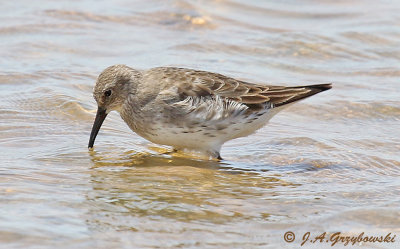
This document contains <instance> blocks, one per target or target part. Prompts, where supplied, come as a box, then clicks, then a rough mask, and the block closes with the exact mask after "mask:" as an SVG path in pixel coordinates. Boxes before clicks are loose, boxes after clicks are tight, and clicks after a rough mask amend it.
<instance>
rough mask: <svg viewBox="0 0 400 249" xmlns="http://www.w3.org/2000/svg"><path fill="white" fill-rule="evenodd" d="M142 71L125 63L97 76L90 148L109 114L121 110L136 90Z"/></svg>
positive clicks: (111, 67) (109, 68)
mask: <svg viewBox="0 0 400 249" xmlns="http://www.w3.org/2000/svg"><path fill="white" fill-rule="evenodd" d="M140 75H141V74H140V72H139V71H137V70H135V69H133V68H130V67H128V66H125V65H114V66H110V67H108V68H106V69H105V70H104V71H103V72H102V73H101V74H100V75H99V77H98V78H97V81H96V85H95V87H94V90H93V97H94V99H95V100H96V102H97V114H96V118H95V120H94V124H93V127H92V132H91V134H90V139H89V145H88V147H89V148H92V147H93V144H94V141H95V139H96V136H97V133H98V132H99V130H100V127H101V125H102V124H103V121H104V119H105V118H106V117H107V114H108V113H110V112H111V111H114V110H115V111H121V109H122V106H123V104H124V102H125V100H126V99H127V98H128V96H129V94H130V93H132V92H134V91H135V88H136V86H137V82H138V79H139V78H140Z"/></svg>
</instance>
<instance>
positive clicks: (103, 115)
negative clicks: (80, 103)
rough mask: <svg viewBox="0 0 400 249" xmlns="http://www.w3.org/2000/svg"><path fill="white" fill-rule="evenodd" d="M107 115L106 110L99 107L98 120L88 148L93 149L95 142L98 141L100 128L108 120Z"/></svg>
mask: <svg viewBox="0 0 400 249" xmlns="http://www.w3.org/2000/svg"><path fill="white" fill-rule="evenodd" d="M106 117H107V113H106V109H104V108H101V107H98V108H97V113H96V118H95V120H94V123H93V127H92V132H91V133H90V139H89V145H88V148H93V144H94V140H95V139H96V136H97V133H99V130H100V127H101V125H102V124H103V121H104V119H106Z"/></svg>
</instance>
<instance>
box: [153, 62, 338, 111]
mask: <svg viewBox="0 0 400 249" xmlns="http://www.w3.org/2000/svg"><path fill="white" fill-rule="evenodd" d="M160 69H161V70H163V71H164V73H165V74H166V75H168V77H169V78H170V79H173V80H174V82H175V85H176V86H177V87H178V93H179V94H180V96H181V98H182V99H184V98H186V97H188V96H193V97H206V96H216V95H218V96H220V97H223V98H227V99H230V100H233V101H237V102H239V103H242V104H245V105H247V106H248V107H249V109H254V110H258V109H260V108H262V107H263V106H264V104H267V103H269V104H271V105H272V106H273V107H279V106H283V105H286V104H289V103H292V102H295V101H298V100H301V99H304V98H307V97H310V96H312V95H314V94H317V93H319V92H322V91H325V90H328V89H330V88H331V87H332V86H331V84H319V85H308V86H295V87H290V86H288V87H285V86H267V85H258V84H252V83H248V82H244V81H240V80H236V79H233V78H230V77H227V76H224V75H222V74H217V73H210V72H206V71H199V70H192V69H185V68H172V67H171V68H160Z"/></svg>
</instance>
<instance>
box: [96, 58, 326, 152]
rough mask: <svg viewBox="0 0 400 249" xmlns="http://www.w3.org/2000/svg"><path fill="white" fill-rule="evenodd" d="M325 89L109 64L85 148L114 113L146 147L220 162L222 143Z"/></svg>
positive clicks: (99, 81)
mask: <svg viewBox="0 0 400 249" xmlns="http://www.w3.org/2000/svg"><path fill="white" fill-rule="evenodd" d="M330 88H331V85H330V84H319V85H309V86H296V87H284V86H269V85H261V84H251V83H248V82H244V81H240V80H236V79H233V78H230V77H227V76H224V75H221V74H217V73H211V72H206V71H199V70H193V69H186V68H176V67H159V68H153V69H149V70H147V71H139V70H135V69H133V68H130V67H127V66H125V65H115V66H111V67H108V68H107V69H105V70H104V71H103V72H102V73H101V74H100V76H99V78H98V79H97V82H96V85H95V88H94V93H93V95H94V98H95V100H96V101H97V104H98V113H97V117H96V120H95V123H94V125H93V129H92V134H91V137H90V141H89V147H92V146H93V144H94V140H95V137H96V135H97V132H98V130H99V129H100V126H101V123H102V121H103V120H104V118H105V117H106V116H107V113H109V112H110V111H112V110H117V111H118V112H119V113H120V115H121V117H122V118H123V120H124V121H125V122H126V123H127V124H128V126H129V127H130V128H131V129H132V130H133V131H135V132H136V133H137V134H139V135H141V136H142V137H144V138H146V139H148V140H150V141H152V142H155V143H159V144H165V145H170V146H173V147H174V148H176V149H191V150H196V151H200V152H203V153H205V154H208V155H209V156H212V157H216V158H220V155H219V151H220V148H221V146H222V144H223V143H225V142H226V141H228V140H231V139H234V138H237V137H241V136H247V135H249V134H251V133H253V132H254V131H256V130H257V129H259V128H261V127H262V126H264V125H265V124H266V123H267V122H268V120H269V119H270V118H271V117H272V116H273V115H275V114H276V113H277V112H279V111H280V110H281V109H282V107H284V106H285V105H287V104H290V103H293V102H295V101H298V100H301V99H304V98H306V97H309V96H312V95H314V94H316V93H319V92H322V91H325V90H328V89H330Z"/></svg>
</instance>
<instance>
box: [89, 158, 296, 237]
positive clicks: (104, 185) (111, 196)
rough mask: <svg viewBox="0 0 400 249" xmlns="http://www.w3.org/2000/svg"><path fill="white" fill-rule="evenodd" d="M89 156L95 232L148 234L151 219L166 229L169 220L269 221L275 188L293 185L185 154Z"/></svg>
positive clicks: (254, 172) (227, 163) (90, 192)
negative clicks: (268, 204)
mask: <svg viewBox="0 0 400 249" xmlns="http://www.w3.org/2000/svg"><path fill="white" fill-rule="evenodd" d="M90 155H91V159H92V162H93V167H92V168H91V170H90V175H91V182H92V186H93V190H92V191H88V196H87V200H88V201H89V202H90V207H91V211H92V212H90V216H91V217H90V218H89V219H88V222H89V223H90V224H91V227H93V225H95V227H96V229H103V228H101V226H112V227H113V229H129V230H132V229H133V230H135V231H136V230H137V231H139V230H146V231H147V230H149V229H150V230H151V229H152V228H151V227H152V226H148V225H147V226H146V225H144V224H142V222H144V221H145V220H146V219H147V221H146V222H147V223H148V222H152V221H149V220H148V217H152V219H151V220H154V222H155V223H157V224H158V225H157V226H161V227H165V228H166V227H168V226H169V224H170V222H171V221H175V222H189V221H199V222H203V221H206V222H212V223H218V224H220V223H225V222H230V221H233V220H235V219H240V220H242V219H249V218H261V219H265V218H266V217H270V216H271V214H270V213H269V212H268V209H266V208H265V203H266V199H268V198H270V197H271V196H277V195H278V193H277V192H275V188H276V187H277V186H288V185H290V184H289V183H287V182H284V181H282V180H280V179H279V177H278V176H276V175H274V176H270V175H268V174H267V173H265V172H257V171H252V170H248V169H241V168H238V167H236V166H232V165H230V164H229V162H218V161H209V160H199V159H193V158H188V157H186V156H184V155H171V154H152V153H138V152H135V151H127V152H124V153H122V154H118V155H116V154H112V153H110V152H96V151H91V152H90ZM127 216H129V217H130V218H129V219H127V218H126V217H127ZM146 217H147V218H146ZM164 223H165V224H164ZM99 226H100V227H99Z"/></svg>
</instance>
